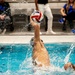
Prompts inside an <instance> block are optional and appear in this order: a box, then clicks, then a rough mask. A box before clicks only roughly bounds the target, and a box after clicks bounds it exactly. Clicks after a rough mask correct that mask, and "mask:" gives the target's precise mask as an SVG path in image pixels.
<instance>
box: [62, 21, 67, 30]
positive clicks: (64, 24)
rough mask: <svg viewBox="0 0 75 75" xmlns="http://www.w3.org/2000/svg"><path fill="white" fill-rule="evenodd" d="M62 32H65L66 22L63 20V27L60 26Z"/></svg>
mask: <svg viewBox="0 0 75 75" xmlns="http://www.w3.org/2000/svg"><path fill="white" fill-rule="evenodd" d="M62 31H66V20H64V23H63V26H62Z"/></svg>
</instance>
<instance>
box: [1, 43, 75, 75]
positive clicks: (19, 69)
mask: <svg viewBox="0 0 75 75" xmlns="http://www.w3.org/2000/svg"><path fill="white" fill-rule="evenodd" d="M72 44H73V48H72V49H71V45H72ZM74 46H75V43H48V44H45V47H46V49H47V50H48V53H49V56H50V63H51V64H52V65H53V67H52V68H49V70H46V71H44V70H38V71H37V72H35V73H34V72H33V65H32V58H31V56H32V47H31V46H30V45H29V44H7V45H6V44H0V75H75V72H74V71H71V72H70V71H65V70H64V68H63V66H64V64H65V61H64V59H65V57H66V56H67V55H68V53H69V51H70V50H71V54H70V55H69V57H68V62H72V63H73V64H75V47H74Z"/></svg>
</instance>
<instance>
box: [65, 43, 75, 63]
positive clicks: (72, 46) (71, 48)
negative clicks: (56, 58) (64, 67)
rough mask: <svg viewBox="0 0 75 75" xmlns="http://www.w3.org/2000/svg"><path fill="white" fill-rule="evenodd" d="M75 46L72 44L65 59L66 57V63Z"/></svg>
mask: <svg viewBox="0 0 75 75" xmlns="http://www.w3.org/2000/svg"><path fill="white" fill-rule="evenodd" d="M74 47H75V46H74V44H71V46H70V48H69V49H68V54H67V55H66V57H65V59H64V63H65V64H66V63H68V61H69V58H70V55H71V53H72V51H73V49H74Z"/></svg>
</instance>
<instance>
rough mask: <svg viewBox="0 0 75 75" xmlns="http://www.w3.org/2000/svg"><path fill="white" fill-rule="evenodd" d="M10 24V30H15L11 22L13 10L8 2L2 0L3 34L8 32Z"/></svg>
mask: <svg viewBox="0 0 75 75" xmlns="http://www.w3.org/2000/svg"><path fill="white" fill-rule="evenodd" d="M8 25H10V27H9V28H10V31H13V29H14V28H13V26H12V24H11V11H10V6H9V3H8V2H5V1H4V0H0V31H1V33H2V34H4V33H5V32H6V29H7V26H8Z"/></svg>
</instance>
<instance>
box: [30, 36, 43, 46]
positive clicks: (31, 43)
mask: <svg viewBox="0 0 75 75" xmlns="http://www.w3.org/2000/svg"><path fill="white" fill-rule="evenodd" d="M41 42H43V40H41ZM30 45H31V46H32V47H34V37H32V38H31V40H30Z"/></svg>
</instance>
